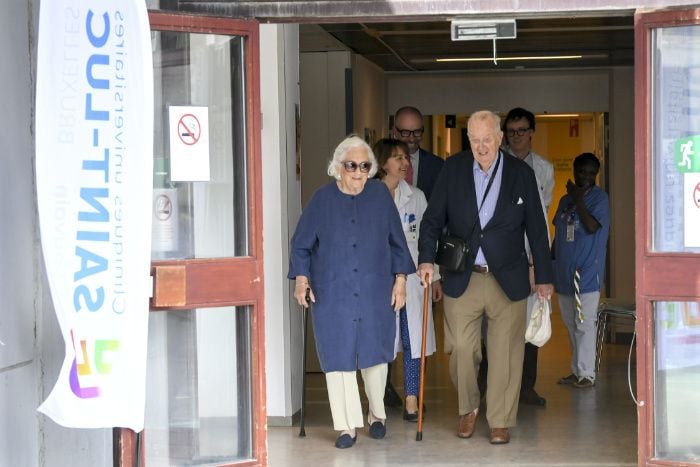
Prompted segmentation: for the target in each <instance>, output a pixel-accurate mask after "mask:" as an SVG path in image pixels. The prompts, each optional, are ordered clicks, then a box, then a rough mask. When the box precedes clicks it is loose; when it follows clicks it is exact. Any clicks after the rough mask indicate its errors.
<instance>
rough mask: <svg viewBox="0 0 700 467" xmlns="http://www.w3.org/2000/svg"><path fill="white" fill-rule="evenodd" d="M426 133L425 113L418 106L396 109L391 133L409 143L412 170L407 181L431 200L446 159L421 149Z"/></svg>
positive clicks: (395, 137)
mask: <svg viewBox="0 0 700 467" xmlns="http://www.w3.org/2000/svg"><path fill="white" fill-rule="evenodd" d="M424 133H425V129H424V128H423V115H422V114H421V113H420V111H419V110H418V109H417V108H415V107H410V106H406V107H401V108H400V109H399V110H397V111H396V113H395V114H394V128H393V129H392V130H391V134H392V137H393V138H394V139H398V140H400V141H403V142H404V143H406V144H407V145H408V152H409V156H410V159H411V160H410V162H411V170H410V171H409V173H408V175H407V176H406V181H407V182H408V183H409V184H410V185H412V186H417V187H418V188H420V189H421V190H422V191H423V193H425V198H426V199H427V200H428V201H430V194H431V193H432V192H433V186H434V185H435V180H437V177H438V174H439V173H440V169H442V164H443V163H444V162H445V161H444V160H443V159H442V158H441V157H438V156H436V155H435V154H433V153H430V152H428V151H426V150H425V149H421V147H420V144H421V141H423V134H424Z"/></svg>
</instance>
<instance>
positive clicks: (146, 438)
mask: <svg viewBox="0 0 700 467" xmlns="http://www.w3.org/2000/svg"><path fill="white" fill-rule="evenodd" d="M150 21H151V29H152V34H151V41H152V50H153V66H154V82H155V93H154V94H155V109H154V111H155V132H154V141H155V144H154V151H155V154H154V170H153V180H154V191H153V199H152V200H144V202H152V205H153V231H152V252H151V255H152V275H153V280H154V288H153V290H154V293H153V298H152V301H151V313H150V318H149V347H148V377H147V387H146V393H147V397H146V423H145V430H144V432H143V434H142V435H141V436H138V437H137V436H136V435H135V434H133V433H130V432H128V431H127V430H120V431H119V443H118V445H117V448H116V451H117V454H118V455H119V463H118V464H119V465H132V463H131V461H133V460H134V459H133V457H134V456H139V457H140V460H142V461H143V464H142V465H146V466H148V467H152V466H173V465H232V464H235V465H264V464H266V462H267V459H266V448H265V446H266V441H265V436H266V435H265V426H266V423H265V419H266V414H265V409H264V407H265V380H264V378H265V374H264V362H265V356H264V355H265V354H264V321H263V265H262V235H261V228H262V196H261V192H262V189H261V178H260V172H259V170H260V150H259V148H260V142H259V127H258V121H259V117H258V116H259V115H260V110H259V91H258V89H259V78H258V25H257V22H255V21H252V20H251V21H243V20H232V19H222V18H208V17H202V16H188V15H181V14H165V13H150Z"/></svg>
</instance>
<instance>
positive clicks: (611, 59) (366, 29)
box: [321, 15, 634, 72]
mask: <svg viewBox="0 0 700 467" xmlns="http://www.w3.org/2000/svg"><path fill="white" fill-rule="evenodd" d="M321 27H322V28H323V29H324V30H325V31H326V32H328V33H329V34H331V35H332V36H333V37H334V38H335V39H337V40H338V41H339V42H341V43H343V44H344V45H345V46H346V47H347V48H349V49H350V50H352V51H354V52H355V53H357V54H359V55H362V56H364V57H365V58H367V59H368V60H370V61H372V62H374V63H375V64H377V65H378V66H380V67H381V68H382V69H384V70H385V71H388V72H401V71H449V70H480V69H483V70H498V69H513V68H516V67H517V68H528V69H531V68H560V67H567V68H570V67H601V66H625V65H626V66H629V65H632V64H633V59H634V18H633V16H631V15H622V16H610V17H600V16H597V17H580V16H574V17H567V18H527V19H518V20H516V27H517V38H515V39H503V40H498V41H496V55H497V57H499V58H502V59H503V58H507V57H522V56H536V57H541V56H551V55H583V58H581V59H576V60H557V61H554V60H528V61H498V64H497V65H494V64H493V61H484V62H447V63H446V62H441V63H438V62H435V59H436V58H492V56H493V42H492V41H491V40H479V41H452V40H451V38H450V23H449V22H448V21H430V22H397V23H386V22H382V23H344V24H343V23H340V24H338V23H335V24H323V25H321Z"/></svg>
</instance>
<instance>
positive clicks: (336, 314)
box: [288, 136, 416, 449]
mask: <svg viewBox="0 0 700 467" xmlns="http://www.w3.org/2000/svg"><path fill="white" fill-rule="evenodd" d="M376 171H377V163H376V160H375V158H374V155H373V154H372V150H371V148H370V147H369V146H368V145H367V144H366V143H365V142H364V141H363V140H362V139H360V138H359V137H357V136H349V137H348V138H346V139H345V140H343V141H342V142H341V143H340V144H339V145H338V147H337V148H336V150H335V152H334V154H333V160H332V161H331V163H330V164H329V166H328V175H330V176H332V177H334V178H335V180H333V181H331V182H330V183H328V184H326V185H324V186H322V187H320V188H319V189H318V190H316V192H315V193H314V194H313V196H312V197H311V200H310V201H309V203H308V205H307V206H306V208H305V209H304V211H303V213H302V215H301V218H300V219H299V223H298V224H297V228H296V231H295V232H294V236H293V237H292V243H291V252H290V260H289V274H288V277H289V278H290V279H295V281H296V284H295V289H294V296H295V297H296V299H297V301H298V302H299V304H300V305H302V306H307V304H306V293H307V289H309V296H310V298H311V301H312V302H313V303H314V309H313V314H312V322H313V329H314V336H315V339H316V351H317V353H318V359H319V361H320V364H321V370H322V371H323V372H324V373H325V374H326V383H327V386H328V398H329V401H330V406H331V415H332V417H333V427H334V429H335V430H336V431H340V435H339V436H338V438H337V439H336V442H335V446H336V447H338V448H341V449H342V448H349V447H351V446H353V445H354V444H355V442H356V440H357V435H356V428H362V427H363V426H364V417H363V413H362V406H361V404H360V393H359V389H358V384H357V376H356V371H357V370H358V369H359V370H361V374H362V379H363V381H364V386H365V393H366V394H367V400H368V401H369V414H368V417H367V421H368V423H369V435H370V437H372V438H374V439H381V438H383V437H384V436H385V434H386V426H385V421H386V412H385V410H384V401H383V398H384V386H385V382H386V374H387V362H390V361H392V360H393V359H394V338H395V336H396V315H395V313H397V312H398V311H399V310H401V308H402V307H403V306H404V304H405V302H406V275H407V274H410V273H413V272H415V270H416V268H415V265H414V263H413V260H412V259H411V253H410V252H409V249H408V246H407V244H406V238H405V236H404V233H403V229H402V226H401V220H400V219H399V214H398V211H397V210H396V205H395V204H394V200H393V199H392V198H391V195H390V194H389V190H388V189H387V187H386V185H384V184H383V183H382V182H380V181H378V180H371V178H372V177H373V176H374V174H375V173H376Z"/></svg>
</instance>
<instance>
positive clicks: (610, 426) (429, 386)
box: [268, 297, 637, 467]
mask: <svg viewBox="0 0 700 467" xmlns="http://www.w3.org/2000/svg"><path fill="white" fill-rule="evenodd" d="M556 302H557V300H556V297H554V300H553V302H552V304H553V308H554V309H553V313H552V327H553V329H552V331H553V332H552V339H551V340H550V341H549V342H548V343H547V344H546V345H545V346H544V347H543V348H541V349H540V352H539V360H538V362H539V371H538V379H537V386H536V389H537V391H538V392H539V394H540V395H541V396H543V397H545V398H546V399H547V405H546V407H535V406H530V405H522V404H521V405H520V408H519V413H518V426H517V427H515V428H513V429H511V441H510V443H509V444H505V445H500V446H494V445H491V444H489V435H488V433H489V429H488V425H487V423H486V420H485V418H484V416H483V411H482V413H480V414H479V418H478V420H477V425H476V431H475V433H474V436H473V437H472V438H471V439H460V438H458V437H457V436H456V430H457V395H456V391H455V389H454V388H453V387H452V383H451V381H450V377H449V373H448V371H447V360H448V356H447V355H445V354H444V353H442V352H441V351H440V349H438V353H437V354H435V355H433V356H431V357H430V358H428V366H427V369H428V370H427V377H426V388H425V391H426V392H425V404H426V407H427V410H426V413H425V418H424V423H423V440H422V441H420V442H417V441H416V423H410V422H406V421H404V420H403V418H402V413H403V412H402V410H403V409H402V408H387V416H388V420H387V436H386V438H385V439H383V440H374V439H371V438H370V437H369V435H368V434H367V426H365V428H364V429H362V430H358V438H357V444H355V446H353V447H352V448H350V449H344V450H341V449H336V448H335V447H334V445H333V443H334V441H335V438H336V435H337V433H336V432H334V431H333V428H332V423H331V415H330V408H329V406H328V401H327V396H326V389H325V386H326V385H325V378H324V376H323V374H321V373H311V374H309V375H308V376H307V378H308V379H307V419H306V437H305V438H299V437H298V434H299V425H298V423H297V424H295V426H292V427H269V429H268V456H269V465H271V466H273V467H275V466H304V467H321V466H323V467H325V466H373V467H375V466H384V465H403V466H424V465H434V466H442V465H445V466H447V465H492V466H505V465H513V466H569V465H575V466H622V465H630V466H632V465H636V464H637V417H636V410H635V405H634V402H633V401H632V399H631V397H630V393H629V389H628V380H627V361H628V353H629V349H630V347H629V345H626V344H624V343H621V342H620V340H618V343H617V344H610V343H606V344H605V346H604V349H603V357H602V361H601V365H600V373H599V374H598V378H597V380H596V385H595V387H593V388H588V389H576V388H573V387H571V386H560V385H557V384H556V381H557V379H558V378H560V377H561V376H565V375H568V374H569V373H570V371H569V356H570V353H569V348H568V341H567V337H566V330H565V328H564V324H563V323H562V321H561V318H560V315H559V310H558V306H557V303H556ZM440 308H441V307H438V310H437V312H436V315H435V324H436V334H437V338H438V347H440V345H441V344H440V343H441V342H442V334H443V332H442V313H441V311H440ZM400 360H401V359H400V357H399V359H398V361H399V362H400ZM395 367H396V368H395V370H394V375H393V381H394V382H395V386H396V388H397V391H398V392H399V394H403V392H402V389H403V388H402V385H403V384H402V383H401V381H402V375H401V368H400V367H401V364H400V363H398V364H397V365H395ZM634 371H635V365H634V355H633V356H632V380H633V386H632V387H633V388H634V387H635V386H634V378H635V375H634ZM360 381H361V378H360ZM363 399H364V395H363ZM364 407H365V409H366V403H365V405H364Z"/></svg>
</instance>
